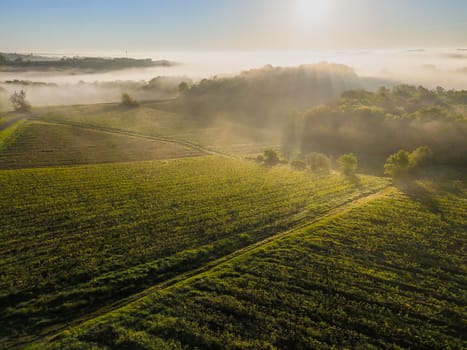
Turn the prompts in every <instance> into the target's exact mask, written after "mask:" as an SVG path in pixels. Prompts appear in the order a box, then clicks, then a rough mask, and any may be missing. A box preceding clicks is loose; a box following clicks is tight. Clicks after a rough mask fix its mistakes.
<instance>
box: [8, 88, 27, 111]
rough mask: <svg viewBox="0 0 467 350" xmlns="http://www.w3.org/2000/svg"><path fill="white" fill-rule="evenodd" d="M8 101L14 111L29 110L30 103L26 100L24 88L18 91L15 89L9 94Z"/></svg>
mask: <svg viewBox="0 0 467 350" xmlns="http://www.w3.org/2000/svg"><path fill="white" fill-rule="evenodd" d="M10 101H11V104H12V105H13V108H14V109H15V111H18V112H29V111H30V110H31V105H30V104H29V102H28V101H26V92H24V90H21V91H20V92H16V91H15V92H14V93H13V94H12V95H11V96H10Z"/></svg>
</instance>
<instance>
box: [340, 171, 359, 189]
mask: <svg viewBox="0 0 467 350" xmlns="http://www.w3.org/2000/svg"><path fill="white" fill-rule="evenodd" d="M344 177H345V179H346V180H347V181H348V182H350V183H351V184H352V185H353V186H355V187H357V188H358V189H361V188H362V187H363V185H362V181H361V180H360V178H359V177H358V176H357V175H355V174H344Z"/></svg>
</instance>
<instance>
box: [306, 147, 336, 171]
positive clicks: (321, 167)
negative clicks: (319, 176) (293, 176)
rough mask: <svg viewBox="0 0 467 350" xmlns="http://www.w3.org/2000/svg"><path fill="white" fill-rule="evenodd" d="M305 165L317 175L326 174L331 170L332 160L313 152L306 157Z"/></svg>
mask: <svg viewBox="0 0 467 350" xmlns="http://www.w3.org/2000/svg"><path fill="white" fill-rule="evenodd" d="M305 163H306V164H307V165H308V166H309V167H310V170H311V171H313V172H317V173H321V172H323V173H325V172H329V170H331V160H330V159H329V158H328V157H326V156H325V155H324V154H322V153H316V152H312V153H310V154H308V155H306V156H305Z"/></svg>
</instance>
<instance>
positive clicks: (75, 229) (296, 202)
mask: <svg viewBox="0 0 467 350" xmlns="http://www.w3.org/2000/svg"><path fill="white" fill-rule="evenodd" d="M387 184H388V182H387V180H385V179H380V178H373V177H362V179H361V183H360V185H359V186H356V185H353V184H352V183H349V182H348V181H347V180H346V179H345V178H343V177H341V176H339V175H329V176H323V177H316V176H312V175H311V174H309V173H306V172H296V171H292V170H290V169H289V168H288V167H276V168H267V167H261V166H259V165H256V164H253V163H249V162H245V161H241V160H233V159H229V158H226V157H212V156H211V157H199V158H193V159H180V160H170V161H152V162H135V163H119V164H109V165H88V166H74V167H63V168H44V169H23V170H3V171H1V172H0V187H1V188H2V192H1V193H0V212H1V214H2V215H0V226H1V227H2V231H1V232H0V240H1V241H2V245H1V246H0V256H1V260H0V270H1V271H2V275H1V280H0V291H1V292H0V304H2V305H8V307H7V308H6V309H4V310H3V311H2V312H1V316H0V336H1V337H2V339H3V340H2V342H0V345H1V344H14V343H15V342H21V341H26V342H27V341H28V339H34V335H37V334H42V335H43V334H45V333H48V332H52V331H53V330H54V329H56V328H60V327H63V326H64V325H65V324H66V323H67V322H71V321H73V320H76V319H79V318H80V317H84V316H86V315H89V314H92V313H93V312H95V311H97V310H99V309H101V308H105V307H107V306H109V305H111V304H112V303H114V302H117V301H119V300H121V299H123V298H126V297H130V296H131V295H133V294H134V293H138V292H141V291H143V290H144V289H145V288H148V287H150V286H153V285H155V284H158V283H162V282H164V281H167V280H168V279H170V278H173V277H174V276H177V275H179V274H180V273H183V272H186V271H189V270H193V269H195V268H197V267H200V266H202V265H203V264H206V263H208V262H209V261H212V260H215V259H218V258H220V257H223V256H225V255H227V254H230V253H232V252H235V251H237V250H239V249H241V248H242V247H245V246H248V245H251V244H254V243H255V242H258V241H260V240H262V239H265V238H267V237H270V236H273V235H275V234H278V233H281V232H283V231H284V230H287V229H289V228H290V227H293V226H294V225H299V224H303V223H306V222H307V221H309V220H313V219H314V218H316V217H318V216H320V215H323V214H324V213H326V212H328V211H329V210H332V209H333V208H336V207H339V206H341V205H344V204H345V203H348V202H351V201H353V200H356V199H357V198H360V197H362V196H366V195H369V194H371V193H373V192H375V191H378V190H379V189H381V188H383V187H385V186H387Z"/></svg>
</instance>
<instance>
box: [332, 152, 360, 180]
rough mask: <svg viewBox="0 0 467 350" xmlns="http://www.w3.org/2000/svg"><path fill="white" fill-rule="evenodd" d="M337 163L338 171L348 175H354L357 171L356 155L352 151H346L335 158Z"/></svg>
mask: <svg viewBox="0 0 467 350" xmlns="http://www.w3.org/2000/svg"><path fill="white" fill-rule="evenodd" d="M337 164H339V171H340V172H341V173H342V174H344V175H345V176H348V177H355V172H356V171H357V164H358V161H357V157H356V156H355V155H354V154H353V153H347V154H343V155H341V156H340V157H339V158H337Z"/></svg>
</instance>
